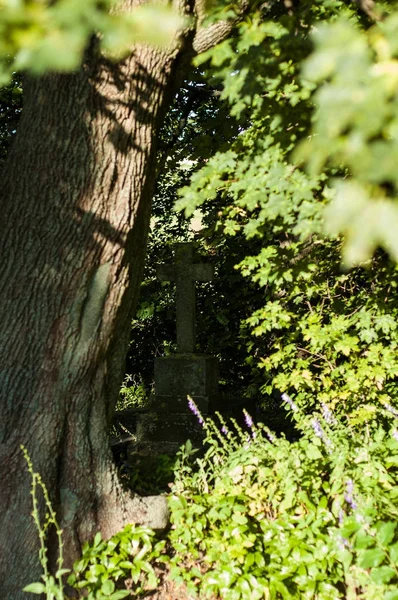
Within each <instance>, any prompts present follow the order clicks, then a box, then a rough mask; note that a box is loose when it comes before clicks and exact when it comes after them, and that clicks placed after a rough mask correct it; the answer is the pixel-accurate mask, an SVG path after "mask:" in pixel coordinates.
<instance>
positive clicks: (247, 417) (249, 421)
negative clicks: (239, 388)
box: [243, 410, 254, 429]
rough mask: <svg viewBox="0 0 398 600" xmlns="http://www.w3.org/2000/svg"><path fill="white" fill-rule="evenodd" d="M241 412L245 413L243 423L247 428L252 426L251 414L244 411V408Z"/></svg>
mask: <svg viewBox="0 0 398 600" xmlns="http://www.w3.org/2000/svg"><path fill="white" fill-rule="evenodd" d="M243 414H244V415H245V423H246V425H247V426H248V428H249V429H252V428H253V425H254V423H253V419H252V418H251V416H250V415H249V413H248V412H246V411H245V410H244V411H243Z"/></svg>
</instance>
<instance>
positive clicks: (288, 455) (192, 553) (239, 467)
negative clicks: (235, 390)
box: [170, 395, 398, 600]
mask: <svg viewBox="0 0 398 600" xmlns="http://www.w3.org/2000/svg"><path fill="white" fill-rule="evenodd" d="M283 400H284V402H285V404H286V406H287V407H288V409H289V410H290V411H291V412H292V416H293V418H294V420H295V422H296V428H297V439H296V440H295V441H293V442H289V441H287V440H286V439H285V438H284V437H283V436H280V437H277V436H275V435H274V434H273V433H271V432H270V431H269V430H268V428H267V427H266V426H264V425H262V424H254V422H253V420H252V418H251V417H250V416H249V415H248V414H246V415H245V421H246V425H247V427H248V429H247V431H243V430H242V429H241V428H240V427H239V426H237V424H236V422H235V423H234V422H233V423H232V424H230V423H227V422H225V421H224V420H223V419H222V418H221V417H219V419H220V424H219V426H216V424H215V423H214V421H212V420H210V419H204V418H203V417H202V416H201V415H200V413H199V411H198V409H197V407H196V406H195V405H194V403H193V402H192V401H190V406H191V409H192V410H193V412H194V413H195V414H196V415H197V416H198V418H199V420H200V423H201V425H202V426H203V427H204V428H205V431H206V434H207V443H208V449H207V451H206V453H205V455H204V456H202V457H201V458H197V459H196V460H195V461H191V462H190V461H189V460H185V462H184V461H182V458H181V457H180V460H181V461H182V462H180V468H179V470H178V472H177V476H176V481H175V484H174V488H173V493H172V496H171V499H170V506H171V515H172V524H173V527H172V531H171V533H170V541H171V543H172V546H173V548H174V549H175V551H176V558H175V559H174V564H173V568H172V573H173V576H174V577H175V578H176V579H177V580H178V581H184V582H185V583H187V585H188V588H189V589H190V591H191V592H192V594H194V593H198V592H199V594H200V595H201V596H202V595H203V596H204V597H212V595H214V596H219V597H221V598H226V599H228V600H239V599H246V598H250V599H251V600H252V599H253V600H255V599H257V598H258V599H260V598H266V599H269V600H271V599H278V598H308V599H310V598H311V599H312V598H314V599H315V598H316V599H317V600H333V599H337V598H344V599H354V598H355V599H360V598H362V599H365V598H366V600H372V599H374V600H376V599H377V600H380V599H383V600H396V599H398V589H397V583H398V531H397V518H398V504H397V496H398V486H397V483H398V469H397V467H398V440H397V439H396V438H397V434H396V429H395V426H394V425H393V426H392V427H390V426H389V425H388V424H387V426H386V425H384V426H383V427H382V426H381V425H380V426H379V427H374V428H373V429H371V428H370V427H369V428H368V429H366V428H365V430H364V428H362V429H361V430H359V429H358V430H356V429H355V428H354V427H352V426H347V425H346V423H344V422H343V421H342V419H341V418H338V417H336V416H335V415H334V414H333V413H332V411H331V410H330V408H329V407H328V406H326V405H324V406H322V411H321V412H319V414H311V415H305V414H302V413H301V412H300V410H299V408H298V406H297V405H296V403H295V402H294V401H293V400H292V399H291V398H290V397H289V396H287V395H283ZM392 408H393V407H392ZM394 410H395V409H394ZM387 412H388V409H387ZM388 414H389V415H390V416H391V418H394V419H395V418H396V417H395V416H394V414H391V412H388ZM384 416H385V415H383V417H384Z"/></svg>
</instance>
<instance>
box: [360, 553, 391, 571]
mask: <svg viewBox="0 0 398 600" xmlns="http://www.w3.org/2000/svg"><path fill="white" fill-rule="evenodd" d="M384 558H385V553H384V552H383V550H381V549H380V548H372V549H371V550H364V552H363V553H362V555H361V558H360V561H359V564H360V566H361V567H362V568H363V569H369V568H370V567H378V566H379V565H380V563H382V562H383V560H384Z"/></svg>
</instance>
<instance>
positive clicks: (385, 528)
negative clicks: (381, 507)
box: [376, 521, 397, 546]
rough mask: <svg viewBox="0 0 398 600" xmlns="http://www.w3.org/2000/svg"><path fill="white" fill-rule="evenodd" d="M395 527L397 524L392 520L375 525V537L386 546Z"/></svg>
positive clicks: (392, 536)
mask: <svg viewBox="0 0 398 600" xmlns="http://www.w3.org/2000/svg"><path fill="white" fill-rule="evenodd" d="M396 527H397V524H396V523H393V522H392V521H389V522H388V523H381V524H380V525H378V526H377V533H376V538H377V540H378V541H379V543H380V544H381V545H382V546H388V545H389V543H390V542H391V541H392V540H393V538H394V533H395V529H396Z"/></svg>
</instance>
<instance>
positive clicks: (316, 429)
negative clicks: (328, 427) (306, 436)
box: [311, 418, 331, 446]
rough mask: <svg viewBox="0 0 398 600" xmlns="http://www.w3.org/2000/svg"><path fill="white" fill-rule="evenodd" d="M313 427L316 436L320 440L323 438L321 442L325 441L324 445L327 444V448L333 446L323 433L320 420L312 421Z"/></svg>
mask: <svg viewBox="0 0 398 600" xmlns="http://www.w3.org/2000/svg"><path fill="white" fill-rule="evenodd" d="M311 425H312V428H313V430H314V432H315V435H317V436H318V437H319V438H321V440H322V441H323V443H324V444H325V446H330V445H331V441H330V440H329V438H328V436H327V435H326V433H325V432H324V431H323V429H322V427H321V424H320V422H319V421H318V419H315V418H314V419H312V421H311Z"/></svg>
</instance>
